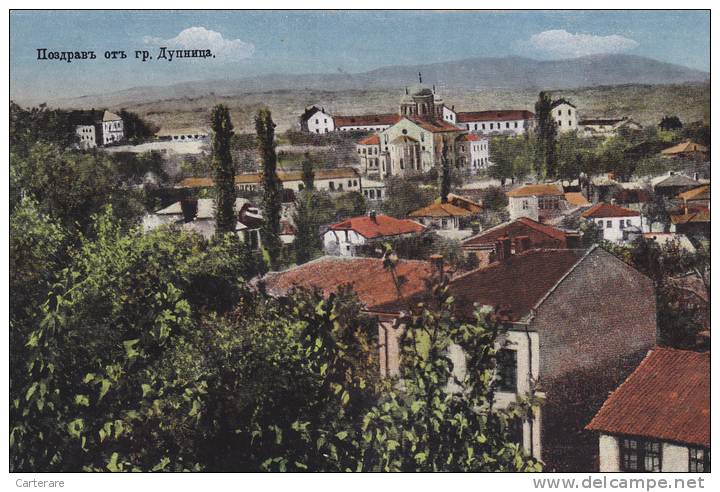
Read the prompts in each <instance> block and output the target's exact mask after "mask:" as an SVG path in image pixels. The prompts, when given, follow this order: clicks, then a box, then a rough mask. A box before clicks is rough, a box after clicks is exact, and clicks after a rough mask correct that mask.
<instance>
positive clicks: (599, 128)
mask: <svg viewBox="0 0 720 492" xmlns="http://www.w3.org/2000/svg"><path fill="white" fill-rule="evenodd" d="M623 128H624V129H627V130H633V131H639V130H642V128H643V127H642V125H641V124H640V123H637V122H636V121H633V120H631V119H630V118H628V117H627V116H624V117H622V118H592V119H584V120H580V122H579V123H578V129H579V130H580V131H581V132H582V135H583V136H586V137H593V136H604V137H608V136H613V135H617V133H618V131H620V130H621V129H623Z"/></svg>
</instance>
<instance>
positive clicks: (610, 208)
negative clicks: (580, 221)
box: [580, 202, 640, 219]
mask: <svg viewBox="0 0 720 492" xmlns="http://www.w3.org/2000/svg"><path fill="white" fill-rule="evenodd" d="M580 215H582V216H583V217H585V218H586V219H602V218H606V217H638V216H639V215H640V212H638V211H637V210H630V209H629V208H623V207H620V206H618V205H613V204H611V203H605V202H601V203H598V204H595V205H593V206H592V207H590V208H589V209H587V210H585V211H584V212H583V213H582V214H580Z"/></svg>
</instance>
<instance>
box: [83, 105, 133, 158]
mask: <svg viewBox="0 0 720 492" xmlns="http://www.w3.org/2000/svg"><path fill="white" fill-rule="evenodd" d="M70 121H71V122H72V124H73V125H74V126H75V134H76V135H77V139H78V143H77V145H78V147H80V148H81V149H91V148H95V147H102V146H106V145H110V144H114V143H119V142H122V141H123V140H124V139H125V129H124V125H123V120H122V118H121V117H120V116H118V115H116V114H115V113H112V112H110V111H107V110H105V111H96V110H89V111H80V110H79V111H72V112H70Z"/></svg>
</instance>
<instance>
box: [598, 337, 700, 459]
mask: <svg viewBox="0 0 720 492" xmlns="http://www.w3.org/2000/svg"><path fill="white" fill-rule="evenodd" d="M586 429H588V430H594V431H599V432H605V433H608V434H627V435H633V436H642V437H650V438H653V439H658V440H663V441H675V442H682V443H686V444H694V445H698V446H705V447H710V353H709V352H693V351H689V350H677V349H671V348H656V349H653V350H651V351H650V352H649V353H648V355H647V356H646V357H645V359H643V361H642V362H641V363H640V365H639V366H638V367H637V369H635V371H634V372H633V373H632V374H631V375H630V376H629V377H628V378H627V379H626V380H625V382H624V383H622V384H621V385H620V386H619V387H618V388H617V389H616V390H615V391H614V392H613V393H612V394H611V395H610V397H609V398H608V399H607V400H606V401H605V403H604V404H603V406H602V408H601V409H600V411H599V412H598V413H597V415H595V418H593V419H592V422H590V424H588V426H587V427H586Z"/></svg>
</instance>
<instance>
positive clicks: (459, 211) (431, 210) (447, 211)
mask: <svg viewBox="0 0 720 492" xmlns="http://www.w3.org/2000/svg"><path fill="white" fill-rule="evenodd" d="M469 215H472V212H471V211H469V210H467V209H464V208H460V207H458V206H455V205H453V204H452V203H439V202H433V203H431V204H430V205H428V206H427V207H423V208H420V209H418V210H414V211H412V212H410V213H409V214H408V217H467V216H469Z"/></svg>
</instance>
